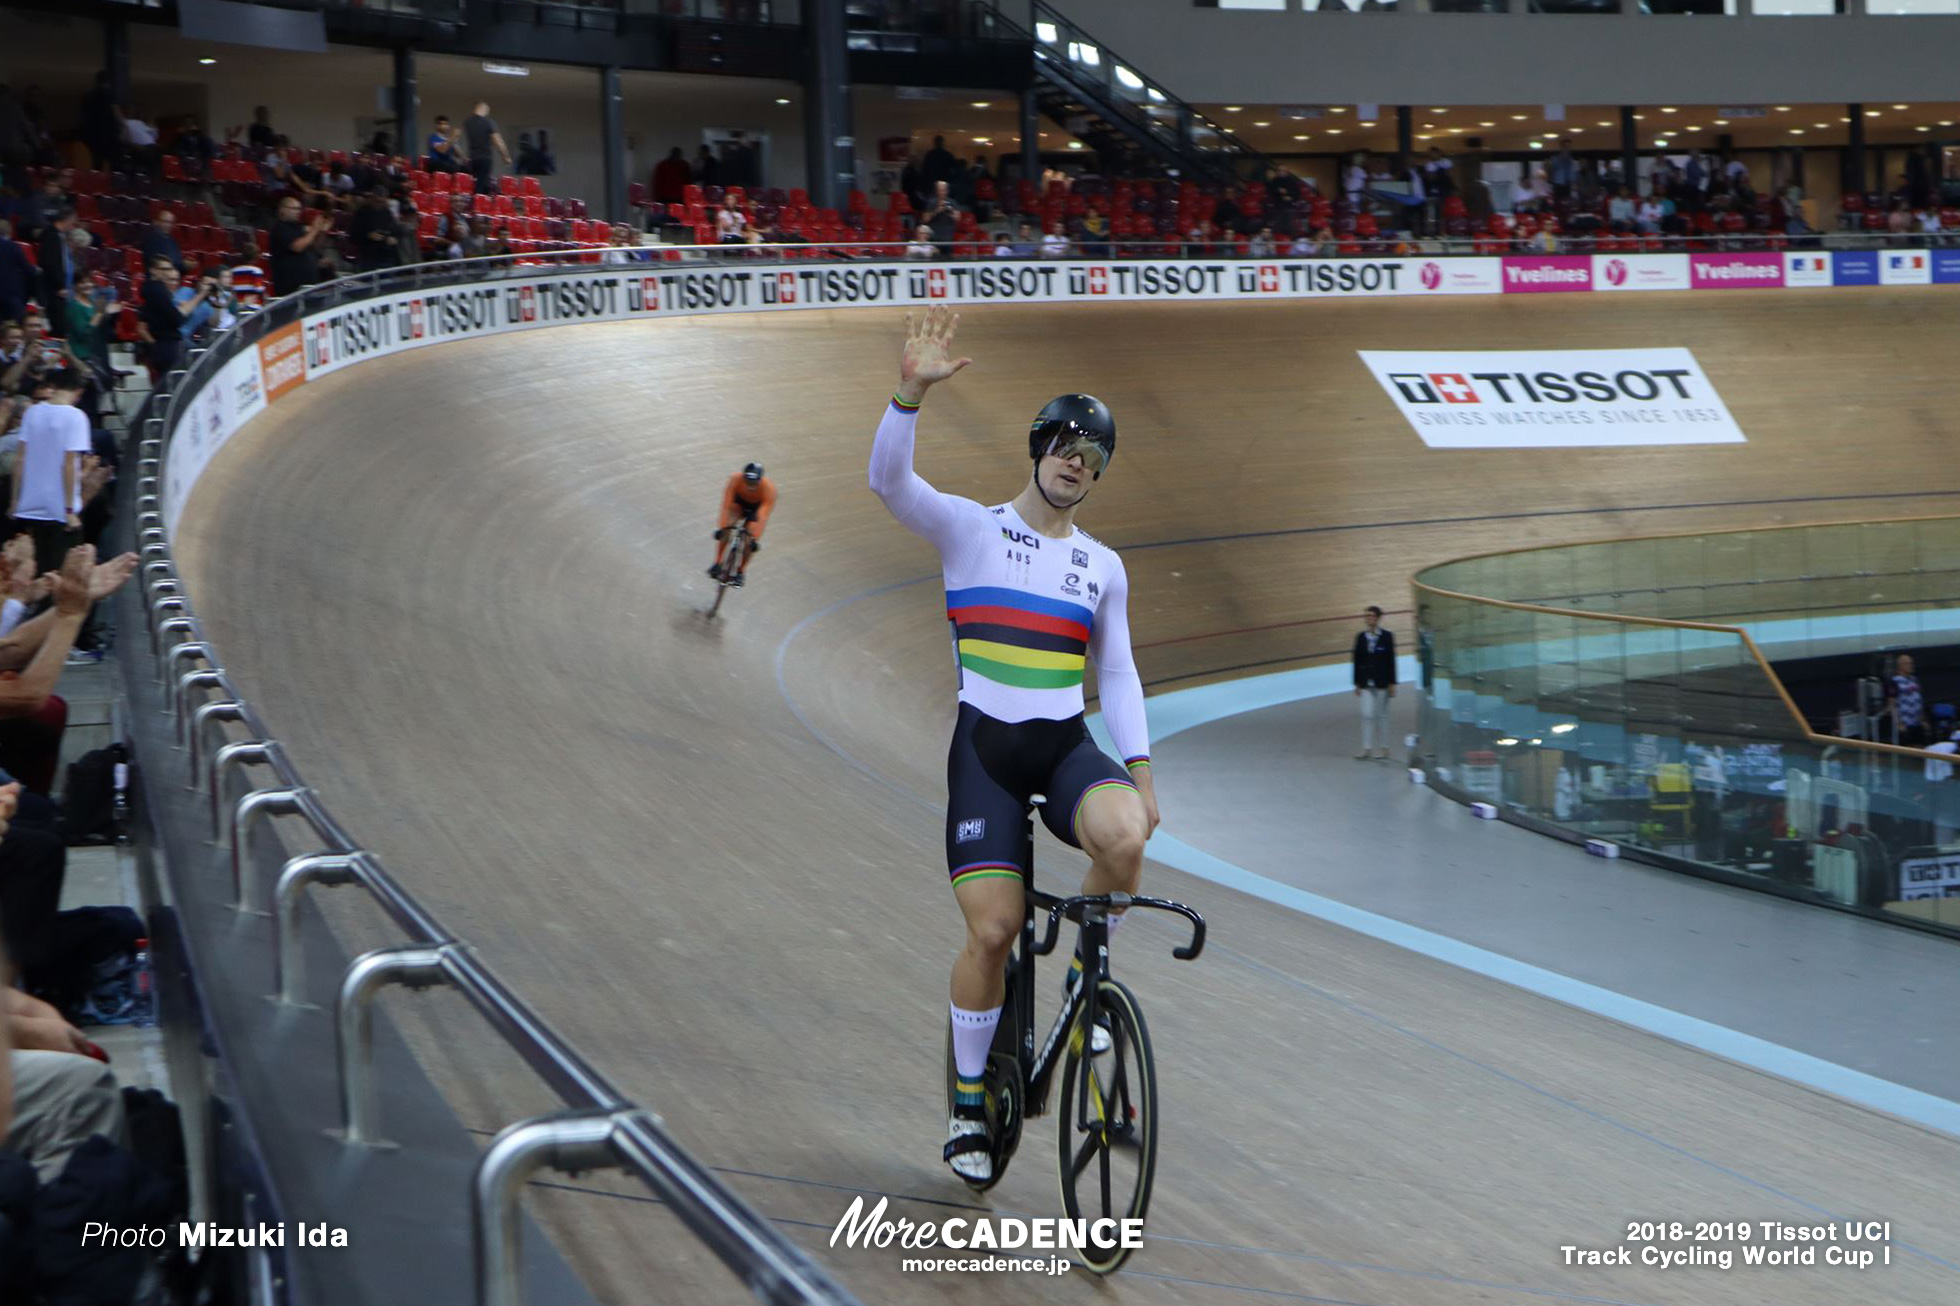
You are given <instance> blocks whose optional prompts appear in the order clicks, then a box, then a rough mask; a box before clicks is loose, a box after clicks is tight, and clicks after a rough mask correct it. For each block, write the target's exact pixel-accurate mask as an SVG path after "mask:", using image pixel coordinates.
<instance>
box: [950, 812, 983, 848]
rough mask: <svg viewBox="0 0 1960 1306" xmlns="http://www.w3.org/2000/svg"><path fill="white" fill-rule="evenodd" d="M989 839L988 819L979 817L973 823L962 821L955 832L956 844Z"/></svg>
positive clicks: (954, 840)
mask: <svg viewBox="0 0 1960 1306" xmlns="http://www.w3.org/2000/svg"><path fill="white" fill-rule="evenodd" d="M986 837H987V818H986V817H984V816H977V817H975V818H974V819H972V820H971V821H961V822H960V823H959V825H958V826H956V827H955V828H954V830H953V842H954V843H973V842H975V841H977V840H980V839H984V838H986Z"/></svg>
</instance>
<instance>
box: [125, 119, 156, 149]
mask: <svg viewBox="0 0 1960 1306" xmlns="http://www.w3.org/2000/svg"><path fill="white" fill-rule="evenodd" d="M123 135H125V136H127V137H128V138H129V143H130V144H131V145H136V146H144V145H155V144H156V143H157V129H156V128H154V127H152V126H150V124H148V123H147V122H144V121H143V120H142V119H141V118H125V119H123Z"/></svg>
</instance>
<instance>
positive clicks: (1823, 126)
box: [1811, 122, 1831, 130]
mask: <svg viewBox="0 0 1960 1306" xmlns="http://www.w3.org/2000/svg"><path fill="white" fill-rule="evenodd" d="M1830 125H1831V124H1829V123H1827V122H1814V123H1812V124H1811V126H1813V127H1816V128H1818V129H1819V130H1822V129H1823V128H1825V127H1828V126H1830Z"/></svg>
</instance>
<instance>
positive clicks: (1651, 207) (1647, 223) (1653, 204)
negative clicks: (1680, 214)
mask: <svg viewBox="0 0 1960 1306" xmlns="http://www.w3.org/2000/svg"><path fill="white" fill-rule="evenodd" d="M1640 228H1641V230H1643V231H1659V230H1660V228H1661V205H1660V201H1659V200H1656V199H1651V198H1649V199H1644V200H1642V201H1641V202H1640Z"/></svg>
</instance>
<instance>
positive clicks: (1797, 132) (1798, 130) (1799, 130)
mask: <svg viewBox="0 0 1960 1306" xmlns="http://www.w3.org/2000/svg"><path fill="white" fill-rule="evenodd" d="M1790 134H1791V135H1792V136H1801V135H1803V128H1801V127H1792V128H1791V129H1790Z"/></svg>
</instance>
